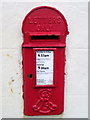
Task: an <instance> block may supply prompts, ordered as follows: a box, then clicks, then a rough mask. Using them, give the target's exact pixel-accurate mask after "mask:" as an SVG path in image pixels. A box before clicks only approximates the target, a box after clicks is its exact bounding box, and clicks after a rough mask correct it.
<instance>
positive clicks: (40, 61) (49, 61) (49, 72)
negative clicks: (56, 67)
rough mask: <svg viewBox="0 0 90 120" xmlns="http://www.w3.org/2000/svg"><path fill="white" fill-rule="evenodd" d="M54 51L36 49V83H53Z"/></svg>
mask: <svg viewBox="0 0 90 120" xmlns="http://www.w3.org/2000/svg"><path fill="white" fill-rule="evenodd" d="M53 59H54V52H53V51H44V50H43V51H36V84H37V85H53V61H54V60H53Z"/></svg>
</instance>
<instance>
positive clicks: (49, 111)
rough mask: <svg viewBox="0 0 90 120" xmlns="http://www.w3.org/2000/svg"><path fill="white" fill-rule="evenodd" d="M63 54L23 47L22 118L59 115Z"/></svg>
mask: <svg viewBox="0 0 90 120" xmlns="http://www.w3.org/2000/svg"><path fill="white" fill-rule="evenodd" d="M64 52H65V49H64V48H25V49H24V48H23V67H24V69H23V70H24V71H23V73H24V87H23V90H24V113H25V115H56V114H60V113H62V112H63V107H64V64H65V63H64V61H65V55H64Z"/></svg>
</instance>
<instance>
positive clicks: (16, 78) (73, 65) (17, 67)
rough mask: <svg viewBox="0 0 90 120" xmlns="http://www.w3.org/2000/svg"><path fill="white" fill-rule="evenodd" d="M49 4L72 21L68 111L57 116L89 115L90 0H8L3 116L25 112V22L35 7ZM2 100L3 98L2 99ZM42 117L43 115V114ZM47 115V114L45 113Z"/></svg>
mask: <svg viewBox="0 0 90 120" xmlns="http://www.w3.org/2000/svg"><path fill="white" fill-rule="evenodd" d="M40 5H48V6H52V7H56V8H57V9H58V10H60V11H61V12H62V14H64V16H65V18H66V19H67V22H68V25H69V31H70V34H69V35H68V37H67V48H66V57H67V60H66V77H65V111H64V113H63V114H62V115H57V116H46V117H50V118H51V117H53V118H56V117H57V118H87V117H88V57H87V56H88V50H87V48H88V3H87V2H85V3H83V2H81V3H80V2H75V3H74V2H61V3H60V2H44V3H43V2H33V3H30V2H28V3H26V2H20V3H19V2H15V3H14V2H8V3H6V2H4V3H3V4H2V43H3V46H2V47H1V46H0V53H1V51H2V58H3V59H2V83H3V86H2V103H3V105H2V111H3V112H2V117H6V118H11V117H12V118H16V117H17V118H27V116H24V115H23V99H22V66H21V61H22V56H21V44H22V41H23V38H22V32H21V26H22V21H23V19H24V17H25V16H26V14H27V13H28V12H29V11H30V10H31V9H32V8H34V7H37V6H40ZM0 103H1V101H0ZM39 117H41V116H39ZM42 117H43V116H42Z"/></svg>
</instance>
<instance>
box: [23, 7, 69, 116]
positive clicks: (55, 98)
mask: <svg viewBox="0 0 90 120" xmlns="http://www.w3.org/2000/svg"><path fill="white" fill-rule="evenodd" d="M22 32H23V39H24V42H23V44H22V58H23V62H22V63H23V64H22V65H23V94H24V114H25V115H30V116H32V115H58V114H61V113H62V112H63V111H64V66H65V47H66V36H67V34H68V33H69V32H68V25H67V22H66V20H65V18H64V16H63V15H62V14H61V12H59V11H58V10H56V9H55V8H52V7H47V6H41V7H37V8H34V9H33V10H31V11H30V12H29V13H28V14H27V15H26V17H25V19H24V21H23V25H22ZM36 51H53V52H54V69H53V73H54V74H53V85H37V84H36Z"/></svg>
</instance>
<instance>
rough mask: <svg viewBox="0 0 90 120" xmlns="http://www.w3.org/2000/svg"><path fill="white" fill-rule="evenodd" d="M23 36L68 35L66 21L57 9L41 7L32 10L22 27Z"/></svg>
mask: <svg viewBox="0 0 90 120" xmlns="http://www.w3.org/2000/svg"><path fill="white" fill-rule="evenodd" d="M22 32H23V34H44V33H45V34H59V35H67V34H68V33H69V32H68V25H67V22H66V19H65V18H64V16H63V15H62V13H61V12H59V11H58V10H57V9H55V8H52V7H48V6H41V7H36V8H34V9H32V10H31V11H30V12H29V13H28V14H27V15H26V17H25V19H24V21H23V25H22Z"/></svg>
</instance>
